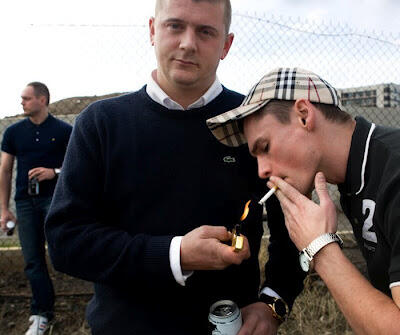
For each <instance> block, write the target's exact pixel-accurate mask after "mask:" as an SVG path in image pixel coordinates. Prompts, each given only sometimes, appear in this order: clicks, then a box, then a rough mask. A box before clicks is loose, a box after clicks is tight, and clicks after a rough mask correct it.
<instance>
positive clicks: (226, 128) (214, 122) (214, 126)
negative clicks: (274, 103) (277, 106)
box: [207, 99, 271, 147]
mask: <svg viewBox="0 0 400 335" xmlns="http://www.w3.org/2000/svg"><path fill="white" fill-rule="evenodd" d="M270 101H271V99H268V100H264V101H262V102H258V103H255V104H250V105H245V106H239V107H237V108H235V109H232V110H230V111H227V112H225V113H223V114H220V115H217V116H215V117H213V118H211V119H208V120H207V126H208V128H209V129H210V130H211V132H212V133H213V135H214V136H215V137H216V138H217V140H218V141H220V142H221V143H223V144H225V145H227V146H230V147H237V146H239V145H242V144H245V143H247V141H246V138H245V137H244V135H243V133H242V132H241V131H240V128H239V125H238V123H237V121H238V120H240V119H243V118H245V117H246V116H249V115H251V114H253V113H255V112H257V111H258V110H260V109H261V108H262V107H264V106H265V105H266V104H267V103H268V102H270Z"/></svg>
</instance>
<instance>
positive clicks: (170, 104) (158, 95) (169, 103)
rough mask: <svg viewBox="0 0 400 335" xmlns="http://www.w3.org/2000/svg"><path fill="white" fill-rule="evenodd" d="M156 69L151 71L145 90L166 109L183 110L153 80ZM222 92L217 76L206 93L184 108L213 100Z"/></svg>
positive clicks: (197, 106)
mask: <svg viewBox="0 0 400 335" xmlns="http://www.w3.org/2000/svg"><path fill="white" fill-rule="evenodd" d="M156 71H157V70H154V71H153V72H152V73H151V76H150V79H149V81H148V83H147V86H146V92H147V94H148V95H149V96H150V98H152V99H153V100H154V101H155V102H157V103H159V104H160V105H162V106H164V107H166V108H168V109H175V110H185V108H183V107H182V106H181V105H180V104H179V103H177V102H176V101H174V100H172V99H171V98H170V97H169V96H168V95H167V94H166V93H165V92H164V91H163V90H162V89H161V87H160V86H159V85H158V83H157V81H156V80H155V77H156ZM221 92H222V85H221V83H220V81H219V80H218V78H215V81H214V83H213V84H212V85H211V86H210V88H209V89H208V90H207V92H206V93H204V94H203V95H202V96H201V97H200V98H199V99H197V100H196V101H195V102H193V103H192V104H190V105H189V106H188V107H187V108H186V110H188V109H194V108H199V107H203V106H205V105H207V104H208V103H210V102H211V101H212V100H214V99H215V98H216V97H217V96H218V95H219V94H220V93H221Z"/></svg>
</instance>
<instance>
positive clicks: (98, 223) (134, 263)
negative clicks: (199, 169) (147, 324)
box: [45, 107, 177, 285]
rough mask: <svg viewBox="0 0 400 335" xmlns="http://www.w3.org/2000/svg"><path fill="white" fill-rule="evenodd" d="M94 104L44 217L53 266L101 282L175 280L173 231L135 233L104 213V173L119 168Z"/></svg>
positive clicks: (82, 119) (78, 127) (77, 130)
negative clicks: (108, 161) (110, 164)
mask: <svg viewBox="0 0 400 335" xmlns="http://www.w3.org/2000/svg"><path fill="white" fill-rule="evenodd" d="M93 109H95V108H93V107H92V108H91V107H89V108H88V109H87V110H86V111H84V112H82V113H81V114H80V115H79V117H78V118H77V119H76V123H75V126H74V128H73V131H72V134H71V138H70V142H69V145H68V148H67V152H66V155H65V159H64V164H63V173H62V174H61V176H60V179H59V181H58V183H57V186H56V189H55V193H54V197H53V201H52V205H51V208H50V210H49V213H48V216H47V218H46V225H45V232H46V237H47V241H48V248H49V254H50V257H51V260H52V262H53V265H54V267H55V269H56V270H58V271H60V272H64V273H67V274H69V275H72V276H75V277H78V278H81V279H84V280H88V281H93V282H97V283H102V284H109V285H132V284H134V283H135V282H137V283H140V284H141V285H154V282H157V285H164V284H166V285H169V284H170V285H172V284H175V285H177V284H176V282H175V280H174V278H173V276H172V273H171V269H170V265H169V246H170V242H171V239H172V238H173V236H150V235H147V234H137V235H134V236H132V235H130V234H129V233H128V232H126V231H124V230H122V229H120V228H119V227H118V225H117V224H115V222H113V220H112V219H110V216H109V215H108V216H104V214H103V213H104V212H105V208H107V205H108V203H107V199H106V198H105V197H104V192H103V190H104V183H105V180H106V177H105V176H106V174H109V173H111V172H112V173H118V171H116V170H115V171H111V172H109V171H106V169H105V163H104V157H105V155H104V152H103V147H102V145H103V142H102V141H103V138H104V136H105V128H104V122H101V120H99V118H98V113H94V112H95V110H94V111H93ZM115 169H117V168H116V167H115ZM115 197H118V194H115ZM102 214H103V215H102ZM132 220H133V218H132ZM160 276H162V278H163V281H160V280H159V278H160Z"/></svg>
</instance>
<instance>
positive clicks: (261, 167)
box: [257, 157, 272, 179]
mask: <svg viewBox="0 0 400 335" xmlns="http://www.w3.org/2000/svg"><path fill="white" fill-rule="evenodd" d="M257 165H258V176H259V177H260V178H261V179H267V178H269V177H270V176H271V175H272V166H271V162H270V160H269V159H267V158H265V157H257Z"/></svg>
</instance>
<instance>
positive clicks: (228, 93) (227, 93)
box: [221, 86, 244, 105]
mask: <svg viewBox="0 0 400 335" xmlns="http://www.w3.org/2000/svg"><path fill="white" fill-rule="evenodd" d="M222 87H223V91H222V93H221V94H223V95H224V97H226V99H229V100H230V101H232V102H233V103H236V104H237V105H239V104H241V102H242V101H243V99H244V95H243V94H241V93H239V92H236V91H232V90H230V89H228V88H226V87H225V86H222Z"/></svg>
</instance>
